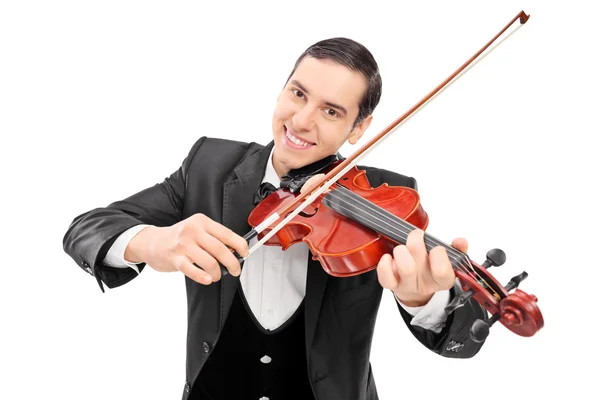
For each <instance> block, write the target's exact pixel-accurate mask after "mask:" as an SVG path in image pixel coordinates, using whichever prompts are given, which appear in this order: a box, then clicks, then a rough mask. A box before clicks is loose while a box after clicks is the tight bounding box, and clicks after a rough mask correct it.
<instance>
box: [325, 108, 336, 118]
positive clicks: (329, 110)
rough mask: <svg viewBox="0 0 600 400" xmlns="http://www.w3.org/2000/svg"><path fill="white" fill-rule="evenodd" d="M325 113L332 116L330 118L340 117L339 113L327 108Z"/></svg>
mask: <svg viewBox="0 0 600 400" xmlns="http://www.w3.org/2000/svg"><path fill="white" fill-rule="evenodd" d="M325 113H326V114H327V115H328V116H330V117H338V116H339V115H340V114H338V112H337V111H335V110H334V109H333V108H326V109H325Z"/></svg>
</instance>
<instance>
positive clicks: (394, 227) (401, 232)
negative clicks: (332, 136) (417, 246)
mask: <svg viewBox="0 0 600 400" xmlns="http://www.w3.org/2000/svg"><path fill="white" fill-rule="evenodd" d="M344 189H345V188H344ZM346 190H347V189H346ZM336 191H337V189H336V190H334V191H331V192H329V194H328V195H327V196H330V197H331V198H335V199H337V200H339V201H341V202H343V203H345V204H348V205H350V206H351V207H354V208H355V209H349V208H346V207H344V206H342V205H340V204H336V206H338V207H340V208H342V209H344V210H346V211H348V212H351V213H353V214H356V213H357V212H358V213H361V211H363V212H362V214H363V216H364V217H366V218H367V219H368V218H371V221H370V222H371V223H372V224H373V225H375V223H376V222H380V223H383V224H384V225H386V226H387V228H386V227H382V226H381V225H379V227H380V229H382V230H387V235H388V236H390V237H394V236H395V235H398V236H400V238H401V239H402V240H404V244H406V239H407V238H408V233H409V232H410V228H409V227H408V226H403V225H404V224H394V222H398V221H394V220H391V221H390V218H389V216H386V215H385V214H383V213H382V212H379V211H380V210H377V209H376V208H374V207H372V205H373V204H372V203H371V202H369V201H368V200H366V202H367V203H368V204H363V205H364V206H366V207H369V208H371V209H373V210H374V211H375V212H376V213H377V214H379V216H378V215H375V214H371V213H368V212H367V213H365V212H364V210H361V209H360V208H359V207H358V204H356V203H353V202H351V201H348V200H346V199H344V198H343V196H339V195H337V194H334V193H335V192H336ZM350 193H351V192H350ZM340 194H342V193H340ZM352 194H354V193H352ZM358 197H360V196H358ZM361 199H362V197H361ZM352 200H357V199H352ZM363 200H364V199H363ZM373 206H374V205H373ZM375 207H377V206H375ZM384 211H386V210H384ZM386 212H387V211H386ZM391 215H393V214H391ZM394 217H395V216H394ZM396 218H397V217H396ZM373 219H375V220H376V221H374V220H373ZM399 221H402V222H405V221H403V220H401V219H399ZM407 224H408V223H407ZM398 225H400V226H398ZM411 226H412V225H411ZM413 228H414V229H416V227H414V226H413ZM394 234H395V235H394ZM426 235H427V236H429V237H430V238H433V237H432V236H431V235H428V234H426ZM434 239H435V238H434ZM431 242H435V241H428V240H425V246H426V248H427V250H428V251H429V250H431V249H432V248H433V247H435V246H434V244H436V245H441V246H444V247H445V248H446V249H447V252H448V255H449V258H450V259H451V261H453V264H455V266H456V267H457V268H459V269H460V270H462V271H463V272H467V273H468V272H469V271H468V269H467V268H466V267H465V265H464V264H466V262H465V261H466V260H465V257H466V255H465V256H464V257H463V254H464V253H458V254H457V251H456V250H455V249H453V248H452V247H449V246H447V245H446V244H445V243H443V242H441V241H439V240H437V242H438V243H434V244H432V243H431ZM468 264H469V266H470V262H469V263H468ZM473 272H475V271H473Z"/></svg>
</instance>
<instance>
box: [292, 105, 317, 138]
mask: <svg viewBox="0 0 600 400" xmlns="http://www.w3.org/2000/svg"><path fill="white" fill-rule="evenodd" d="M314 113H315V110H314V108H313V107H311V106H309V105H308V104H306V105H304V106H303V107H302V108H301V109H299V110H297V111H296V113H295V114H294V116H293V117H292V123H293V124H294V129H296V130H297V131H310V130H311V129H312V128H313V127H314V125H315V121H314Z"/></svg>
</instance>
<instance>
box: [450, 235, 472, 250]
mask: <svg viewBox="0 0 600 400" xmlns="http://www.w3.org/2000/svg"><path fill="white" fill-rule="evenodd" d="M452 247H454V248H455V249H458V250H460V251H462V252H463V253H467V252H468V251H469V243H468V242H467V239H465V238H456V239H454V240H453V241H452Z"/></svg>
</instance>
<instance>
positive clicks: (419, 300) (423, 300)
mask: <svg viewBox="0 0 600 400" xmlns="http://www.w3.org/2000/svg"><path fill="white" fill-rule="evenodd" d="M394 295H395V296H396V298H397V299H398V301H400V302H401V303H402V304H404V305H405V306H407V307H422V306H424V305H425V304H427V303H429V300H431V298H432V297H433V295H434V293H431V294H427V295H424V296H419V295H416V296H415V295H407V294H403V293H402V294H401V293H397V292H394Z"/></svg>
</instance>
